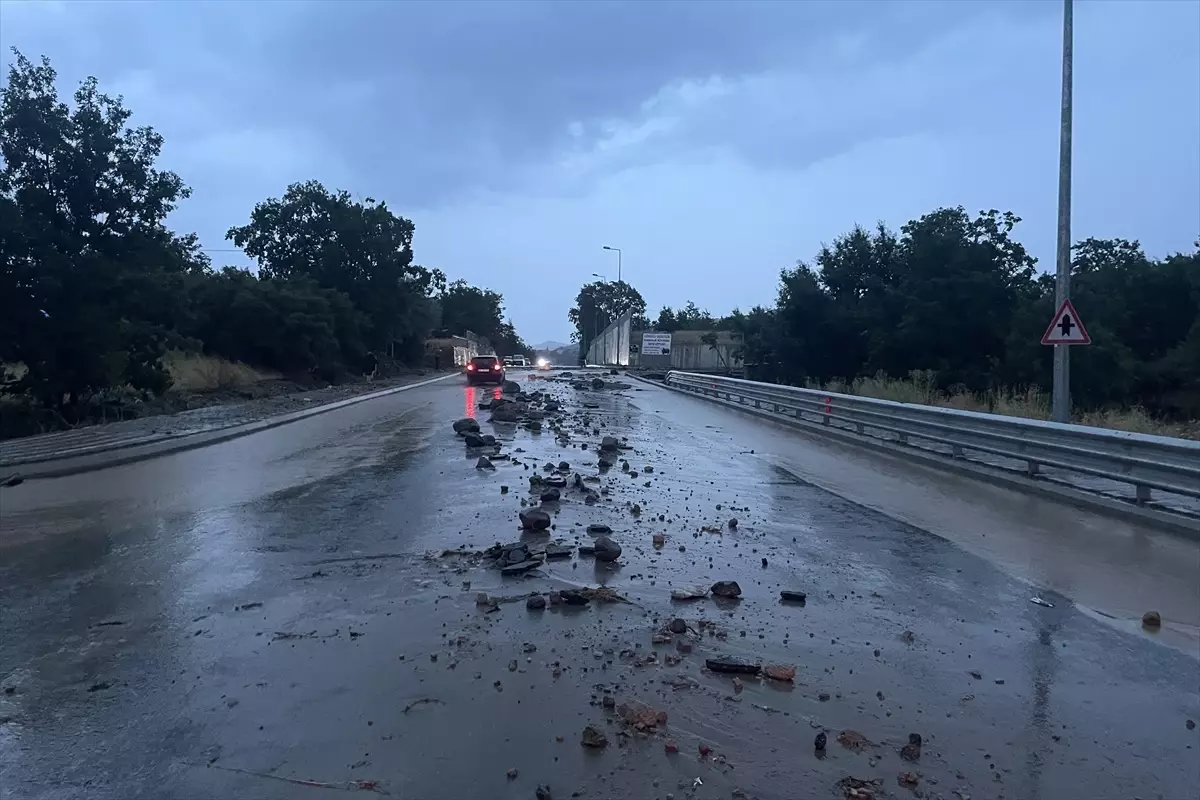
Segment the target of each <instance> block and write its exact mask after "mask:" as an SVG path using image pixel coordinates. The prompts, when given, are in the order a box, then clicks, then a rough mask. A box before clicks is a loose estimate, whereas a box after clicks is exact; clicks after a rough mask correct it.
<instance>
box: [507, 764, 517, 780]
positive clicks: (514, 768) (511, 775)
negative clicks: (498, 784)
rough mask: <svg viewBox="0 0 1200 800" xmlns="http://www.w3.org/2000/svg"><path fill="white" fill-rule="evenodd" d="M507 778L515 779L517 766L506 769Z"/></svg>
mask: <svg viewBox="0 0 1200 800" xmlns="http://www.w3.org/2000/svg"><path fill="white" fill-rule="evenodd" d="M508 779H509V780H510V781H513V780H516V779H517V768H516V767H513V768H512V769H510V770H509V771H508Z"/></svg>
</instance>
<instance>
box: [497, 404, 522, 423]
mask: <svg viewBox="0 0 1200 800" xmlns="http://www.w3.org/2000/svg"><path fill="white" fill-rule="evenodd" d="M521 410H522V407H521V405H520V404H519V403H505V404H504V405H502V406H499V407H494V408H492V422H518V421H520V419H521Z"/></svg>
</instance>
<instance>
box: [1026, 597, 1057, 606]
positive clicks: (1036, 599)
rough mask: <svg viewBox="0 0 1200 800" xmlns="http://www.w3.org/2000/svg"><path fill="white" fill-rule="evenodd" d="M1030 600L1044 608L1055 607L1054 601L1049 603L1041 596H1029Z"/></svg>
mask: <svg viewBox="0 0 1200 800" xmlns="http://www.w3.org/2000/svg"><path fill="white" fill-rule="evenodd" d="M1029 602H1031V603H1033V604H1034V605H1039V606H1042V607H1043V608H1054V603H1049V602H1047V601H1045V600H1043V599H1042V598H1040V597H1031V598H1029Z"/></svg>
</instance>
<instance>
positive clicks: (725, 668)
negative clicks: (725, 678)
mask: <svg viewBox="0 0 1200 800" xmlns="http://www.w3.org/2000/svg"><path fill="white" fill-rule="evenodd" d="M704 666H706V667H708V669H709V670H710V671H712V672H724V673H733V674H741V675H757V674H758V673H759V672H761V671H762V667H760V666H759V665H758V664H755V663H753V662H750V661H743V660H742V659H740V658H733V657H732V656H717V657H716V658H706V659H705V660H704Z"/></svg>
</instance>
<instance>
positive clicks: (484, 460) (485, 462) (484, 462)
mask: <svg viewBox="0 0 1200 800" xmlns="http://www.w3.org/2000/svg"><path fill="white" fill-rule="evenodd" d="M495 468H496V465H495V464H493V463H492V462H491V461H490V460H489V459H488V457H487V456H480V457H479V460H478V461H476V462H475V469H495Z"/></svg>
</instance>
